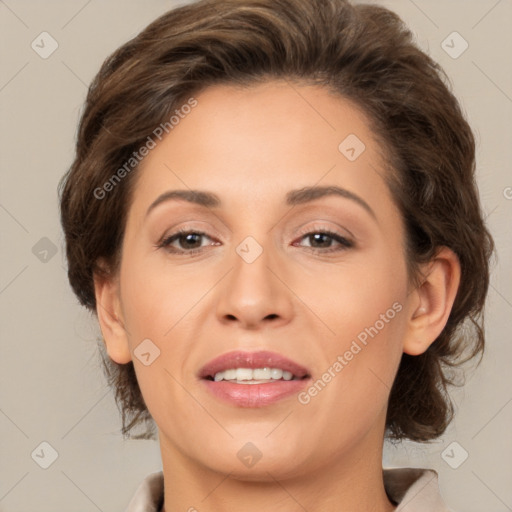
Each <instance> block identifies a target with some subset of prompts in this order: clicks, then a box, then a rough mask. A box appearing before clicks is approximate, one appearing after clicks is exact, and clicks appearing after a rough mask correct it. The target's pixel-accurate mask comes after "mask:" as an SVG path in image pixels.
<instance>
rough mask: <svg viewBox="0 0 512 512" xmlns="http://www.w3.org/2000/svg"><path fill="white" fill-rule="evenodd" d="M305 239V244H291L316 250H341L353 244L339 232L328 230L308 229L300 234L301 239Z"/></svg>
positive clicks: (324, 251)
mask: <svg viewBox="0 0 512 512" xmlns="http://www.w3.org/2000/svg"><path fill="white" fill-rule="evenodd" d="M304 239H305V240H306V241H307V242H308V244H307V245H302V244H297V243H296V242H294V243H293V244H292V245H302V247H309V248H311V249H312V250H314V251H317V252H323V253H326V252H335V251H336V252H337V251H343V250H346V249H348V248H350V247H353V246H354V244H353V242H351V241H350V240H348V239H347V238H345V237H344V236H342V235H340V234H339V233H335V232H333V231H328V230H319V231H310V232H308V233H305V234H303V235H302V237H301V240H304Z"/></svg>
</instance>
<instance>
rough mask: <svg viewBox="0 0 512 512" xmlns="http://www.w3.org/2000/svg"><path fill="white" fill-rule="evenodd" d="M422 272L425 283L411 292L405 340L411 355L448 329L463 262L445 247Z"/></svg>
mask: <svg viewBox="0 0 512 512" xmlns="http://www.w3.org/2000/svg"><path fill="white" fill-rule="evenodd" d="M422 272H423V277H422V282H421V284H420V285H419V286H418V287H417V288H416V289H415V290H414V291H413V292H412V294H411V295H412V297H411V299H412V300H411V301H410V304H411V305H412V307H411V311H410V313H409V314H410V317H409V320H408V328H407V335H406V337H405V342H404V352H405V353H406V354H409V355H411V356H417V355H419V354H423V352H425V351H426V350H427V349H428V347H430V345H431V344H432V343H433V342H434V341H435V340H436V339H437V337H438V336H439V335H440V334H441V332H442V330H443V329H444V327H445V325H446V322H447V321H448V318H449V316H450V312H451V310H452V306H453V302H454V301H455V297H456V295H457V290H458V289H459V283H460V272H461V270H460V262H459V259H458V258H457V255H456V254H455V253H454V252H453V251H452V250H451V249H448V248H447V247H442V248H441V249H440V250H439V251H438V252H437V254H436V256H435V257H434V259H433V260H432V261H430V262H429V263H428V264H426V265H424V268H423V269H422Z"/></svg>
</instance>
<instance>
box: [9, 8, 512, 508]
mask: <svg viewBox="0 0 512 512" xmlns="http://www.w3.org/2000/svg"><path fill="white" fill-rule="evenodd" d="M382 4H383V5H386V6H388V7H390V8H391V9H393V10H394V11H396V12H397V13H398V14H399V15H400V16H401V17H402V18H403V19H404V20H405V21H406V23H407V24H408V25H409V27H410V28H411V29H412V30H413V32H414V33H415V34H416V36H417V39H418V42H419V44H420V46H421V47H422V48H423V49H425V50H427V51H428V52H429V53H430V54H431V55H432V56H433V57H434V58H435V59H436V60H437V61H439V62H440V63H441V64H442V66H443V67H444V68H445V70H446V71H447V73H448V75H449V76H450V78H451V79H452V81H453V85H454V89H455V92H456V95H457V97H458V98H459V99H460V101H461V103H462V106H463V108H464V110H465V112H466V114H467V117H468V119H469V121H470V123H471V125H472V126H473V128H474V130H475V133H476V136H477V144H478V153H477V162H478V181H479V186H480V191H481V197H482V202H483V205H484V209H485V212H486V215H487V220H488V223H489V226H490V228H491V230H492V232H493V235H494V237H495V240H496V243H497V248H498V260H497V262H496V264H495V266H494V270H493V277H492V286H491V289H490V296H489V301H488V308H487V313H486V315H487V337H488V348H487V351H486V355H485V358H484V362H483V363H482V364H481V365H480V367H479V368H478V369H476V370H475V371H473V372H471V373H470V374H469V375H468V380H467V383H466V386H465V387H464V388H461V389H458V390H456V391H455V392H454V394H453V396H454V397H455V399H456V403H457V419H456V420H455V422H454V423H453V424H452V425H451V427H450V428H449V430H448V431H447V432H446V433H445V435H443V436H442V438H441V439H439V440H437V441H436V442H434V443H432V444H431V445H428V446H425V445H416V444H414V443H405V444H403V445H402V446H399V447H392V446H386V449H385V456H384V463H385V465H388V466H402V465H404V466H406V465H411V466H419V467H430V468H434V469H436V470H437V471H438V472H439V474H440V486H441V490H442V493H443V495H444V497H445V500H446V502H447V503H448V505H449V506H450V507H452V508H454V509H455V510H458V511H463V510H464V511H465V512H484V511H485V512H501V511H508V510H512V486H511V485H510V482H512V468H511V462H510V461H511V460H512V440H511V436H510V430H511V425H512V386H511V383H512V379H511V370H510V361H511V354H512V344H511V343H510V338H511V337H510V332H509V326H510V320H509V319H510V317H511V315H512V291H511V284H512V267H511V265H510V261H511V259H512V235H511V225H512V224H511V220H512V172H511V170H512V144H511V142H512V123H511V119H512V116H511V114H512V66H511V59H510V55H512V31H510V27H511V25H512V1H511V0H500V1H496V0H477V1H473V0H472V1H467V0H459V1H455V0H449V1H447V0H436V1H426V0H415V1H413V0H389V1H385V2H382ZM175 5H177V3H175V2H172V1H162V0H145V1H144V2H142V1H135V2H126V1H124V0H109V1H99V0H90V1H85V0H79V1H78V0H73V1H70V0H67V1H64V0H59V1H58V0H50V1H45V2H36V1H22V0H5V1H2V0H0V20H1V21H0V24H1V25H0V37H1V42H2V44H1V59H2V61H1V62H2V65H1V76H0V108H1V113H0V132H1V147H0V162H1V168H2V174H1V179H2V182H1V195H0V228H1V249H2V250H1V262H0V308H1V314H2V320H1V324H0V329H1V341H2V344H1V354H0V432H1V436H0V464H1V467H0V511H4V512H24V511H34V510H38V511H40V512H46V511H48V512H49V511H52V512H60V511H66V512H69V511H84V512H88V511H95V510H100V511H122V510H123V509H124V507H125V506H126V505H127V503H128V501H129V499H130V497H131V495H132V494H133V492H134V490H135V488H136V486H137V485H138V484H139V482H140V481H141V480H142V479H143V477H144V476H145V475H146V474H147V473H149V472H151V471H154V470H158V469H160V467H161V466H160V453H159V450H158V445H157V443H156V442H154V441H123V439H122V437H121V435H120V434H119V426H120V421H119V417H118V412H117V409H116V407H115V404H114V401H113V397H112V394H111V392H110V391H109V390H108V389H107V387H106V384H105V379H104V377H103V374H102V371H101V368H100V366H99V358H98V351H97V346H96V339H97V337H98V333H99V330H98V328H97V326H96V324H95V321H94V320H93V319H92V318H91V316H90V315H89V314H88V313H87V312H86V311H85V310H84V309H83V308H81V307H79V306H78V305H77V301H76V299H75V297H74V296H73V295H72V293H71V290H70V289H69V286H68V283H67V279H66V270H65V266H66V263H65V259H64V255H63V250H62V249H63V245H62V234H61V231H60V225H59V220H58V204H57V196H56V187H57V183H58V180H59V179H60V177H61V176H62V174H63V173H64V172H65V170H66V169H67V167H68V166H69V164H70V163H71V160H72V157H73V145H74V137H75V133H76V126H77V122H78V118H79V113H80V110H81V105H82V103H83V100H84V98H85V94H86V91H87V85H88V84H89V82H90V81H91V79H92V78H93V76H94V75H95V73H96V72H97V71H98V69H99V66H100V64H101V63H102V62H103V60H104V59H105V58H106V57H107V55H109V54H110V53H111V52H112V51H113V50H115V49H116V48H117V47H118V46H119V45H120V44H122V43H123V42H125V41H126V40H127V39H129V38H131V37H133V36H134V35H136V33H137V32H138V31H139V30H141V29H142V28H143V27H144V26H145V25H147V24H148V23H149V22H150V21H152V20H153V19H154V18H156V17H157V16H158V15H160V14H162V13H164V12H165V11H166V10H168V9H170V8H172V7H173V6H175ZM43 31H46V32H48V33H49V34H51V36H52V37H53V38H54V39H55V40H56V41H57V43H58V48H57V50H56V51H55V52H54V53H53V54H52V55H50V56H49V57H48V58H47V59H43V58H41V57H40V55H39V54H38V53H36V51H34V50H33V49H32V47H31V43H32V41H34V40H35V41H36V43H37V42H38V41H39V45H40V46H42V43H41V42H40V40H41V37H39V35H40V34H41V32H43ZM453 31H457V32H458V33H460V34H461V36H462V37H463V38H464V40H466V41H467V43H468V44H469V47H468V48H467V50H466V51H465V52H464V53H462V54H461V55H460V56H458V58H453V57H452V56H450V55H449V54H448V53H447V52H446V51H445V49H444V48H443V46H442V45H443V41H444V40H446V38H447V36H449V35H450V34H452V32H453ZM45 37H46V36H45ZM452 40H453V43H452ZM45 41H46V42H45V43H44V48H45V49H46V50H48V48H50V42H49V39H45ZM446 44H448V45H450V46H452V47H453V48H452V49H451V50H450V51H451V52H452V53H453V52H454V51H459V50H460V49H461V48H462V46H461V44H462V41H461V40H457V39H453V37H452V38H451V39H450V38H448V40H447V42H446V43H444V45H446ZM42 50H43V48H41V49H40V51H42ZM427 101H428V99H427ZM54 253H55V254H54ZM43 441H46V442H48V443H49V444H50V445H51V446H52V447H53V448H54V449H55V450H56V451H57V452H58V457H57V459H56V460H55V461H54V462H53V464H52V465H51V466H50V467H48V469H43V468H41V467H40V464H44V463H45V458H46V462H49V461H50V458H51V451H50V450H49V449H48V448H44V447H43V448H41V447H40V446H39V445H40V443H41V442H43ZM454 442H455V443H457V444H451V443H454ZM41 449H43V451H41ZM34 450H35V452H34ZM445 450H446V451H445ZM466 452H467V453H468V458H467V460H465V461H463V459H464V457H465V453H466ZM31 454H33V456H31ZM37 454H39V456H38V455H37ZM443 454H444V455H443ZM36 461H37V463H36ZM462 461H463V462H462ZM452 466H454V467H455V466H458V467H457V468H456V469H454V467H452Z"/></svg>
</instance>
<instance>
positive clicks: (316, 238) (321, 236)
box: [310, 233, 330, 247]
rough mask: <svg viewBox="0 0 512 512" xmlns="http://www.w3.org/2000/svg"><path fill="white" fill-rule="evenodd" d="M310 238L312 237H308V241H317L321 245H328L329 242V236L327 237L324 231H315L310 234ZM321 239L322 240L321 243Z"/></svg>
mask: <svg viewBox="0 0 512 512" xmlns="http://www.w3.org/2000/svg"><path fill="white" fill-rule="evenodd" d="M311 238H312V240H311V239H310V242H312V241H313V240H314V241H315V243H316V242H319V243H320V246H321V247H329V245H330V243H329V242H330V237H329V235H326V234H325V233H315V234H314V235H311ZM322 241H323V242H324V243H323V244H322ZM312 245H313V244H312ZM317 247H318V245H317Z"/></svg>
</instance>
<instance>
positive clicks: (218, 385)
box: [198, 351, 311, 407]
mask: <svg viewBox="0 0 512 512" xmlns="http://www.w3.org/2000/svg"><path fill="white" fill-rule="evenodd" d="M198 376H199V378H200V379H201V381H203V382H204V384H205V386H206V388H207V389H208V391H209V392H210V393H212V394H213V395H214V396H215V397H217V398H219V399H221V400H222V401H223V402H229V403H231V404H233V405H236V406H239V407H262V406H265V405H269V404H271V403H274V402H276V401H278V400H282V399H284V398H286V397H289V396H290V395H293V394H295V393H298V392H299V391H300V390H301V389H303V388H304V387H305V386H306V383H307V381H309V380H310V378H311V377H310V373H309V372H308V370H307V369H306V368H305V367H303V366H301V365H299V364H298V363H296V362H294V361H292V360H291V359H288V358H286V357H284V356H282V355H280V354H277V353H275V352H269V351H260V352H241V351H236V352H229V353H227V354H223V355H221V356H220V357H217V358H216V359H214V360H212V361H210V362H209V363H207V364H206V365H205V366H204V367H203V368H202V369H201V370H200V372H199V375H198Z"/></svg>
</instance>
